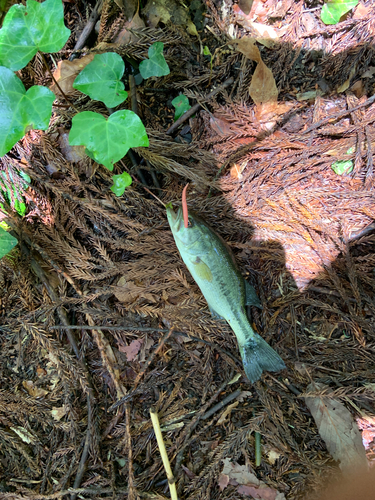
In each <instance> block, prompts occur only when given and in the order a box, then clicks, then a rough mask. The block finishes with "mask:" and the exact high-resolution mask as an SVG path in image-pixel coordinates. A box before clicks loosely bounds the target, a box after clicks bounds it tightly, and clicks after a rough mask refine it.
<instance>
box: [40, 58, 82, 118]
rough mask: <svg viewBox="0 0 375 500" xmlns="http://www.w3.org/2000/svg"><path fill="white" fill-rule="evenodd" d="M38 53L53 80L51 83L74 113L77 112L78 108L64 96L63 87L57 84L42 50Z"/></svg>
mask: <svg viewBox="0 0 375 500" xmlns="http://www.w3.org/2000/svg"><path fill="white" fill-rule="evenodd" d="M39 54H40V55H41V57H42V60H43V63H44V66H45V67H46V69H47V71H48V73H49V74H50V77H51V78H52V80H53V83H54V84H55V85H56V87H57V88H58V89H59V91H60V93H61V95H62V96H63V97H64V99H65V100H66V102H67V103H68V104H69V106H71V107H72V108H73V109H74V111H75V112H76V113H78V109H77V108H76V107H75V106H74V104H73V103H72V102H71V101H70V99H69V98H68V97H67V96H66V94H65V92H64V91H63V89H62V88H61V87H60V85H59V84H58V82H57V80H56V79H55V77H54V76H53V73H52V71H51V69H50V67H49V66H48V63H47V60H46V58H45V56H44V54H43V52H39Z"/></svg>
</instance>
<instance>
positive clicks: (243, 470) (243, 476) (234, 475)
mask: <svg viewBox="0 0 375 500" xmlns="http://www.w3.org/2000/svg"><path fill="white" fill-rule="evenodd" d="M223 464H224V468H223V470H222V474H226V475H228V476H229V480H234V481H235V482H236V483H237V484H252V485H255V486H259V484H260V481H259V479H258V478H257V477H256V476H255V474H253V473H252V472H250V471H249V467H248V466H247V465H239V464H238V463H236V462H232V461H231V459H230V458H224V460H223Z"/></svg>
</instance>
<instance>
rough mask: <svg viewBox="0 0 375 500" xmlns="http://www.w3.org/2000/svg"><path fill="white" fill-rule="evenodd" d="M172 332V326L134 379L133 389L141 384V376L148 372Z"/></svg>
mask: <svg viewBox="0 0 375 500" xmlns="http://www.w3.org/2000/svg"><path fill="white" fill-rule="evenodd" d="M172 333H173V328H171V329H170V330H169V331H168V332H167V333H166V334H165V335H164V337H163V338H162V339H161V341H160V342H159V345H158V347H157V348H156V349H155V351H154V352H153V353H152V354H151V356H150V357H149V359H148V360H147V363H146V364H145V366H144V368H143V370H142V371H141V372H140V373H138V375H137V378H136V379H135V381H134V387H133V390H135V389H136V388H137V385H138V384H139V381H140V380H141V378H142V377H143V375H144V374H145V373H146V371H147V368H148V367H149V366H150V365H151V363H152V362H153V360H154V358H155V356H156V355H157V354H158V352H160V350H161V349H162V347H163V346H164V344H165V343H166V341H167V340H168V339H169V337H170V336H171V335H172Z"/></svg>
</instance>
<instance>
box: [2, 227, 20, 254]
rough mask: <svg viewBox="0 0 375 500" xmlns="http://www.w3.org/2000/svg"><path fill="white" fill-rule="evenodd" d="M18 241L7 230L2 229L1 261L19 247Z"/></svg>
mask: <svg viewBox="0 0 375 500" xmlns="http://www.w3.org/2000/svg"><path fill="white" fill-rule="evenodd" d="M17 243H18V241H17V239H16V238H14V237H13V236H12V235H11V234H9V233H8V232H7V231H5V229H3V228H2V227H0V259H1V258H2V257H4V255H6V254H7V253H9V252H10V251H11V250H12V248H14V247H15V246H16V245H17Z"/></svg>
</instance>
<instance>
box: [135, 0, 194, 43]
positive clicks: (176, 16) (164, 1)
mask: <svg viewBox="0 0 375 500" xmlns="http://www.w3.org/2000/svg"><path fill="white" fill-rule="evenodd" d="M142 14H143V16H144V17H146V19H147V21H148V22H147V24H148V25H149V26H152V27H153V28H156V27H157V25H158V24H159V22H162V23H164V24H167V23H168V22H169V21H170V22H171V23H173V25H175V26H176V25H177V26H183V27H185V28H186V29H187V31H188V33H189V34H190V35H194V36H198V32H197V28H196V27H195V25H194V23H193V22H192V21H191V19H190V16H189V10H188V9H187V8H185V7H184V6H183V5H181V4H180V3H178V2H176V1H175V0H148V2H147V4H146V6H145V8H144V9H143V10H142Z"/></svg>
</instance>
